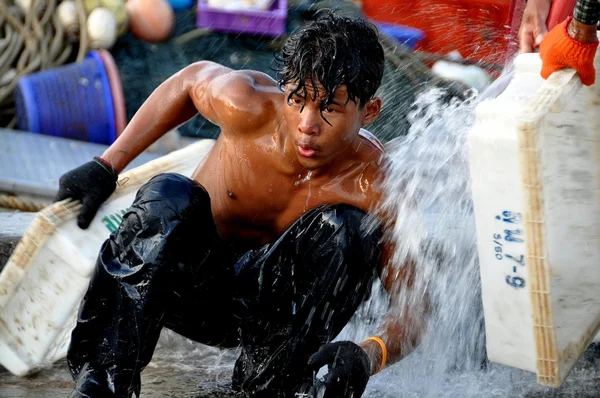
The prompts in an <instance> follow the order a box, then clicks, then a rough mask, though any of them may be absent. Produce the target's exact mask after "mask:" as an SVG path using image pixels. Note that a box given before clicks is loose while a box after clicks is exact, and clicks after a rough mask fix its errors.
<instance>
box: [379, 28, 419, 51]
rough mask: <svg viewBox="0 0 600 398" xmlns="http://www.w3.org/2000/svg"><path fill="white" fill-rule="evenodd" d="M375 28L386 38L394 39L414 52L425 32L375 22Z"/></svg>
mask: <svg viewBox="0 0 600 398" xmlns="http://www.w3.org/2000/svg"><path fill="white" fill-rule="evenodd" d="M377 27H378V28H379V30H380V31H381V32H383V33H385V34H386V35H387V36H389V37H391V38H393V39H395V40H396V41H398V42H399V43H400V44H403V45H405V46H406V47H408V48H410V49H411V50H414V49H415V46H416V45H417V44H418V43H419V42H420V41H421V40H423V39H424V38H425V32H423V31H422V30H420V29H416V28H412V27H409V26H404V25H397V24H392V23H385V22H377Z"/></svg>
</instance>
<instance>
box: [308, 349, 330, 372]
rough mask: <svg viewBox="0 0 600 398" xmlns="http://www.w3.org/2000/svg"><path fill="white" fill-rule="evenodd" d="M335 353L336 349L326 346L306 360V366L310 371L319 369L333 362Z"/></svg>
mask: <svg viewBox="0 0 600 398" xmlns="http://www.w3.org/2000/svg"><path fill="white" fill-rule="evenodd" d="M336 352H337V347H335V346H332V345H331V344H326V345H324V346H323V347H321V348H320V349H319V351H317V352H316V353H314V354H313V355H312V356H311V357H310V358H309V359H308V366H309V367H310V368H311V369H319V368H321V367H322V366H325V365H327V364H329V363H331V362H333V358H334V357H335V354H336Z"/></svg>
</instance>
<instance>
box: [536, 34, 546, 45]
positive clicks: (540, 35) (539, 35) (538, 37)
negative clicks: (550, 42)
mask: <svg viewBox="0 0 600 398" xmlns="http://www.w3.org/2000/svg"><path fill="white" fill-rule="evenodd" d="M547 33H548V31H546V32H544V33H539V34H538V35H537V36H536V37H535V46H536V47H539V45H540V44H542V40H544V37H546V34H547Z"/></svg>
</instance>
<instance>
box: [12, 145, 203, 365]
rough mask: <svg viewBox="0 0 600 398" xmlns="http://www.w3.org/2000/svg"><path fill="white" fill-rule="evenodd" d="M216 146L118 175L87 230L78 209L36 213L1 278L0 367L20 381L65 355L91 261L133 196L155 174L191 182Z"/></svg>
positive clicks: (68, 206)
mask: <svg viewBox="0 0 600 398" xmlns="http://www.w3.org/2000/svg"><path fill="white" fill-rule="evenodd" d="M213 144H214V140H208V139H207V140H200V141H198V142H196V143H194V144H191V145H189V146H187V147H185V148H183V149H180V150H178V151H175V152H172V153H170V154H168V155H166V156H163V157H161V158H158V159H155V160H152V161H149V162H148V163H146V164H144V165H142V166H138V167H137V168H134V169H132V170H130V171H128V172H126V173H123V174H122V175H121V176H120V185H119V186H118V187H117V189H116V190H115V192H114V194H113V195H112V196H111V197H110V198H109V199H108V200H107V201H106V202H105V204H104V205H102V207H101V208H100V209H99V211H98V214H97V215H96V217H95V218H94V220H93V221H92V223H91V225H90V227H89V228H88V229H87V230H81V229H79V227H77V225H76V217H77V214H78V210H79V208H80V205H79V204H78V203H77V202H69V201H65V202H60V203H54V204H52V205H50V206H48V207H47V208H45V209H43V210H42V211H40V212H39V213H38V215H37V216H36V218H35V219H34V221H33V222H32V224H31V225H30V226H29V228H28V229H27V231H26V233H25V235H24V236H23V238H22V239H21V241H20V242H19V244H18V245H17V247H16V248H15V251H14V252H13V254H12V256H11V257H10V259H9V260H8V262H7V263H6V265H5V267H4V269H3V270H2V272H1V273H0V364H1V365H2V366H4V367H5V368H6V369H8V370H9V371H10V372H11V373H13V374H15V375H26V374H29V373H32V372H35V371H36V370H38V369H40V368H41V367H43V366H46V365H49V364H51V363H53V362H55V361H56V360H58V359H61V358H64V357H65V356H66V352H67V348H68V345H69V341H70V337H71V331H72V329H73V327H74V326H75V322H76V314H77V310H78V308H79V302H80V301H81V299H82V297H83V295H84V294H85V292H86V290H87V287H88V284H89V280H90V278H91V274H92V271H93V269H94V265H95V263H96V257H97V256H98V252H99V250H100V246H101V245H102V243H103V242H104V241H105V240H106V239H107V238H108V236H109V234H110V232H112V231H113V230H115V229H116V228H117V227H118V225H119V224H120V222H121V220H122V218H121V215H122V214H123V213H124V211H125V210H126V209H127V208H128V207H129V206H130V205H131V203H132V202H133V200H134V198H135V194H136V192H137V190H138V189H139V188H140V187H141V186H142V185H143V184H144V183H145V182H147V181H148V180H149V179H150V178H151V177H153V176H154V175H157V174H160V173H165V172H176V173H180V174H183V175H187V176H191V174H192V173H193V171H194V169H195V168H196V167H197V166H198V164H199V163H200V162H201V161H202V159H203V158H204V157H205V156H206V154H207V153H208V152H209V151H210V149H211V148H212V146H213Z"/></svg>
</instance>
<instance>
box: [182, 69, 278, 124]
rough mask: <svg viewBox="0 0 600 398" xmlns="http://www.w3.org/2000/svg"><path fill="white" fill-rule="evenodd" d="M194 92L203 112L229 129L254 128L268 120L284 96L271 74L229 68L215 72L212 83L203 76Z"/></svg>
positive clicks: (214, 121) (273, 115)
mask: <svg viewBox="0 0 600 398" xmlns="http://www.w3.org/2000/svg"><path fill="white" fill-rule="evenodd" d="M192 93H193V95H192V99H193V101H194V103H195V104H196V107H197V108H198V110H199V111H200V113H201V114H202V115H204V116H205V117H206V116H209V117H207V118H208V119H209V120H210V121H211V122H212V123H214V124H216V125H217V126H219V127H221V128H222V130H223V131H225V132H229V131H232V132H236V131H237V132H243V131H245V130H249V131H252V130H256V129H257V128H259V127H260V126H262V125H264V124H265V123H268V122H269V121H271V120H272V119H273V118H274V117H275V116H276V115H275V114H276V112H277V110H276V109H277V105H278V104H279V103H280V102H281V98H282V95H283V93H282V91H281V90H280V89H279V86H278V84H277V82H276V81H275V80H274V79H273V78H272V77H270V76H269V75H267V74H265V73H262V72H259V71H254V70H232V69H229V68H227V69H226V70H221V71H220V73H215V75H214V76H213V78H212V79H210V82H209V83H208V84H207V82H206V81H205V80H204V79H202V78H200V77H199V78H198V79H197V81H196V82H195V88H194V89H193V90H192Z"/></svg>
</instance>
